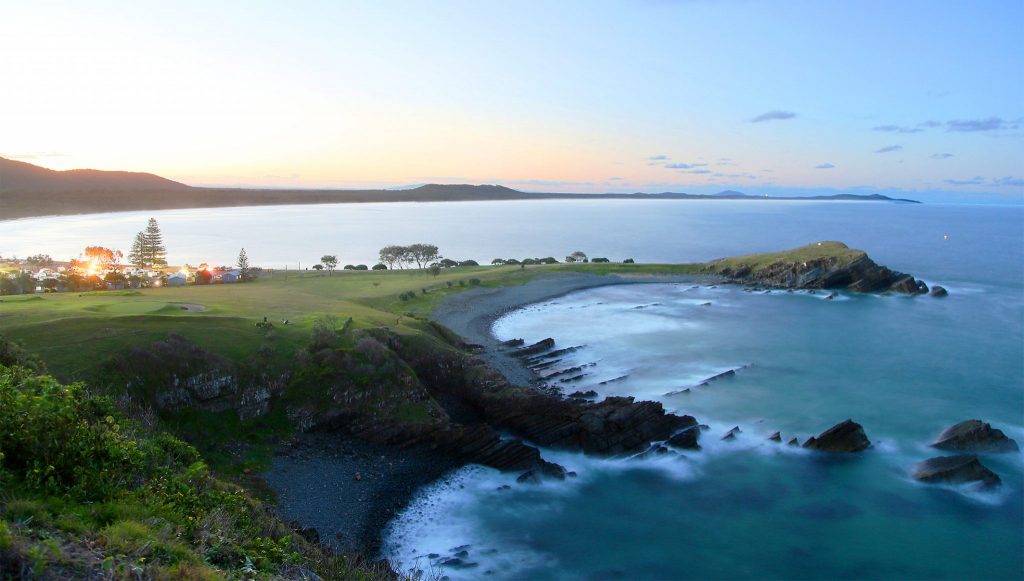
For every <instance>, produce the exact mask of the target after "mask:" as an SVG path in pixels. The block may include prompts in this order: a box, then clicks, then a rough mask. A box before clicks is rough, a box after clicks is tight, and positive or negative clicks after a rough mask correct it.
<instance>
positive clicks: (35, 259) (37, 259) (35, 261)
mask: <svg viewBox="0 0 1024 581" xmlns="http://www.w3.org/2000/svg"><path fill="white" fill-rule="evenodd" d="M25 262H27V263H29V264H31V265H33V266H50V265H51V264H53V258H51V257H50V255H49V254H36V255H33V256H29V257H28V258H26V259H25Z"/></svg>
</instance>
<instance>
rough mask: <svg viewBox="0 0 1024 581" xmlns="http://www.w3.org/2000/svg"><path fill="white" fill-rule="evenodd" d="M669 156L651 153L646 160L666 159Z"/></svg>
mask: <svg viewBox="0 0 1024 581" xmlns="http://www.w3.org/2000/svg"><path fill="white" fill-rule="evenodd" d="M668 159H669V157H668V156H667V155H652V156H651V157H648V158H647V161H667V160H668Z"/></svg>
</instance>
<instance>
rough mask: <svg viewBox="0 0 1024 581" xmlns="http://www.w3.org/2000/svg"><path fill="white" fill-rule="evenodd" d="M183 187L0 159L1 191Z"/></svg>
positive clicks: (143, 176) (147, 176)
mask: <svg viewBox="0 0 1024 581" xmlns="http://www.w3.org/2000/svg"><path fill="white" fill-rule="evenodd" d="M187 189H189V186H186V185H185V184H182V183H179V182H176V181H173V180H169V179H167V178H162V177H160V176H158V175H154V174H151V173H139V172H128V171H101V170H97V169H70V170H65V171H56V170H52V169H47V168H45V167H40V166H38V165H33V164H31V163H25V162H23V161H15V160H12V159H4V158H2V157H0V192H13V191H31V192H69V191H90V190H114V191H122V192H123V191H137V190H165V191H166V190H187Z"/></svg>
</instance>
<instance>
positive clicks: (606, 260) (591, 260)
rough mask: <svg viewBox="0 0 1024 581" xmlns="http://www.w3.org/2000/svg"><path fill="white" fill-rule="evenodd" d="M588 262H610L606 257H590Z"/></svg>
mask: <svg viewBox="0 0 1024 581" xmlns="http://www.w3.org/2000/svg"><path fill="white" fill-rule="evenodd" d="M590 262H611V261H610V260H608V259H607V258H591V259H590Z"/></svg>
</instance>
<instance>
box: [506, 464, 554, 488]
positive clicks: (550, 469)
mask: <svg viewBox="0 0 1024 581" xmlns="http://www.w3.org/2000/svg"><path fill="white" fill-rule="evenodd" d="M545 478H553V479H555V480H565V468H562V467H561V466H559V465H558V464H553V463H551V462H545V463H544V464H542V465H540V466H538V467H536V468H531V469H529V470H527V471H526V472H523V473H522V474H520V475H519V477H518V478H516V482H518V483H520V484H539V483H540V482H541V481H542V480H544V479H545Z"/></svg>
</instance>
